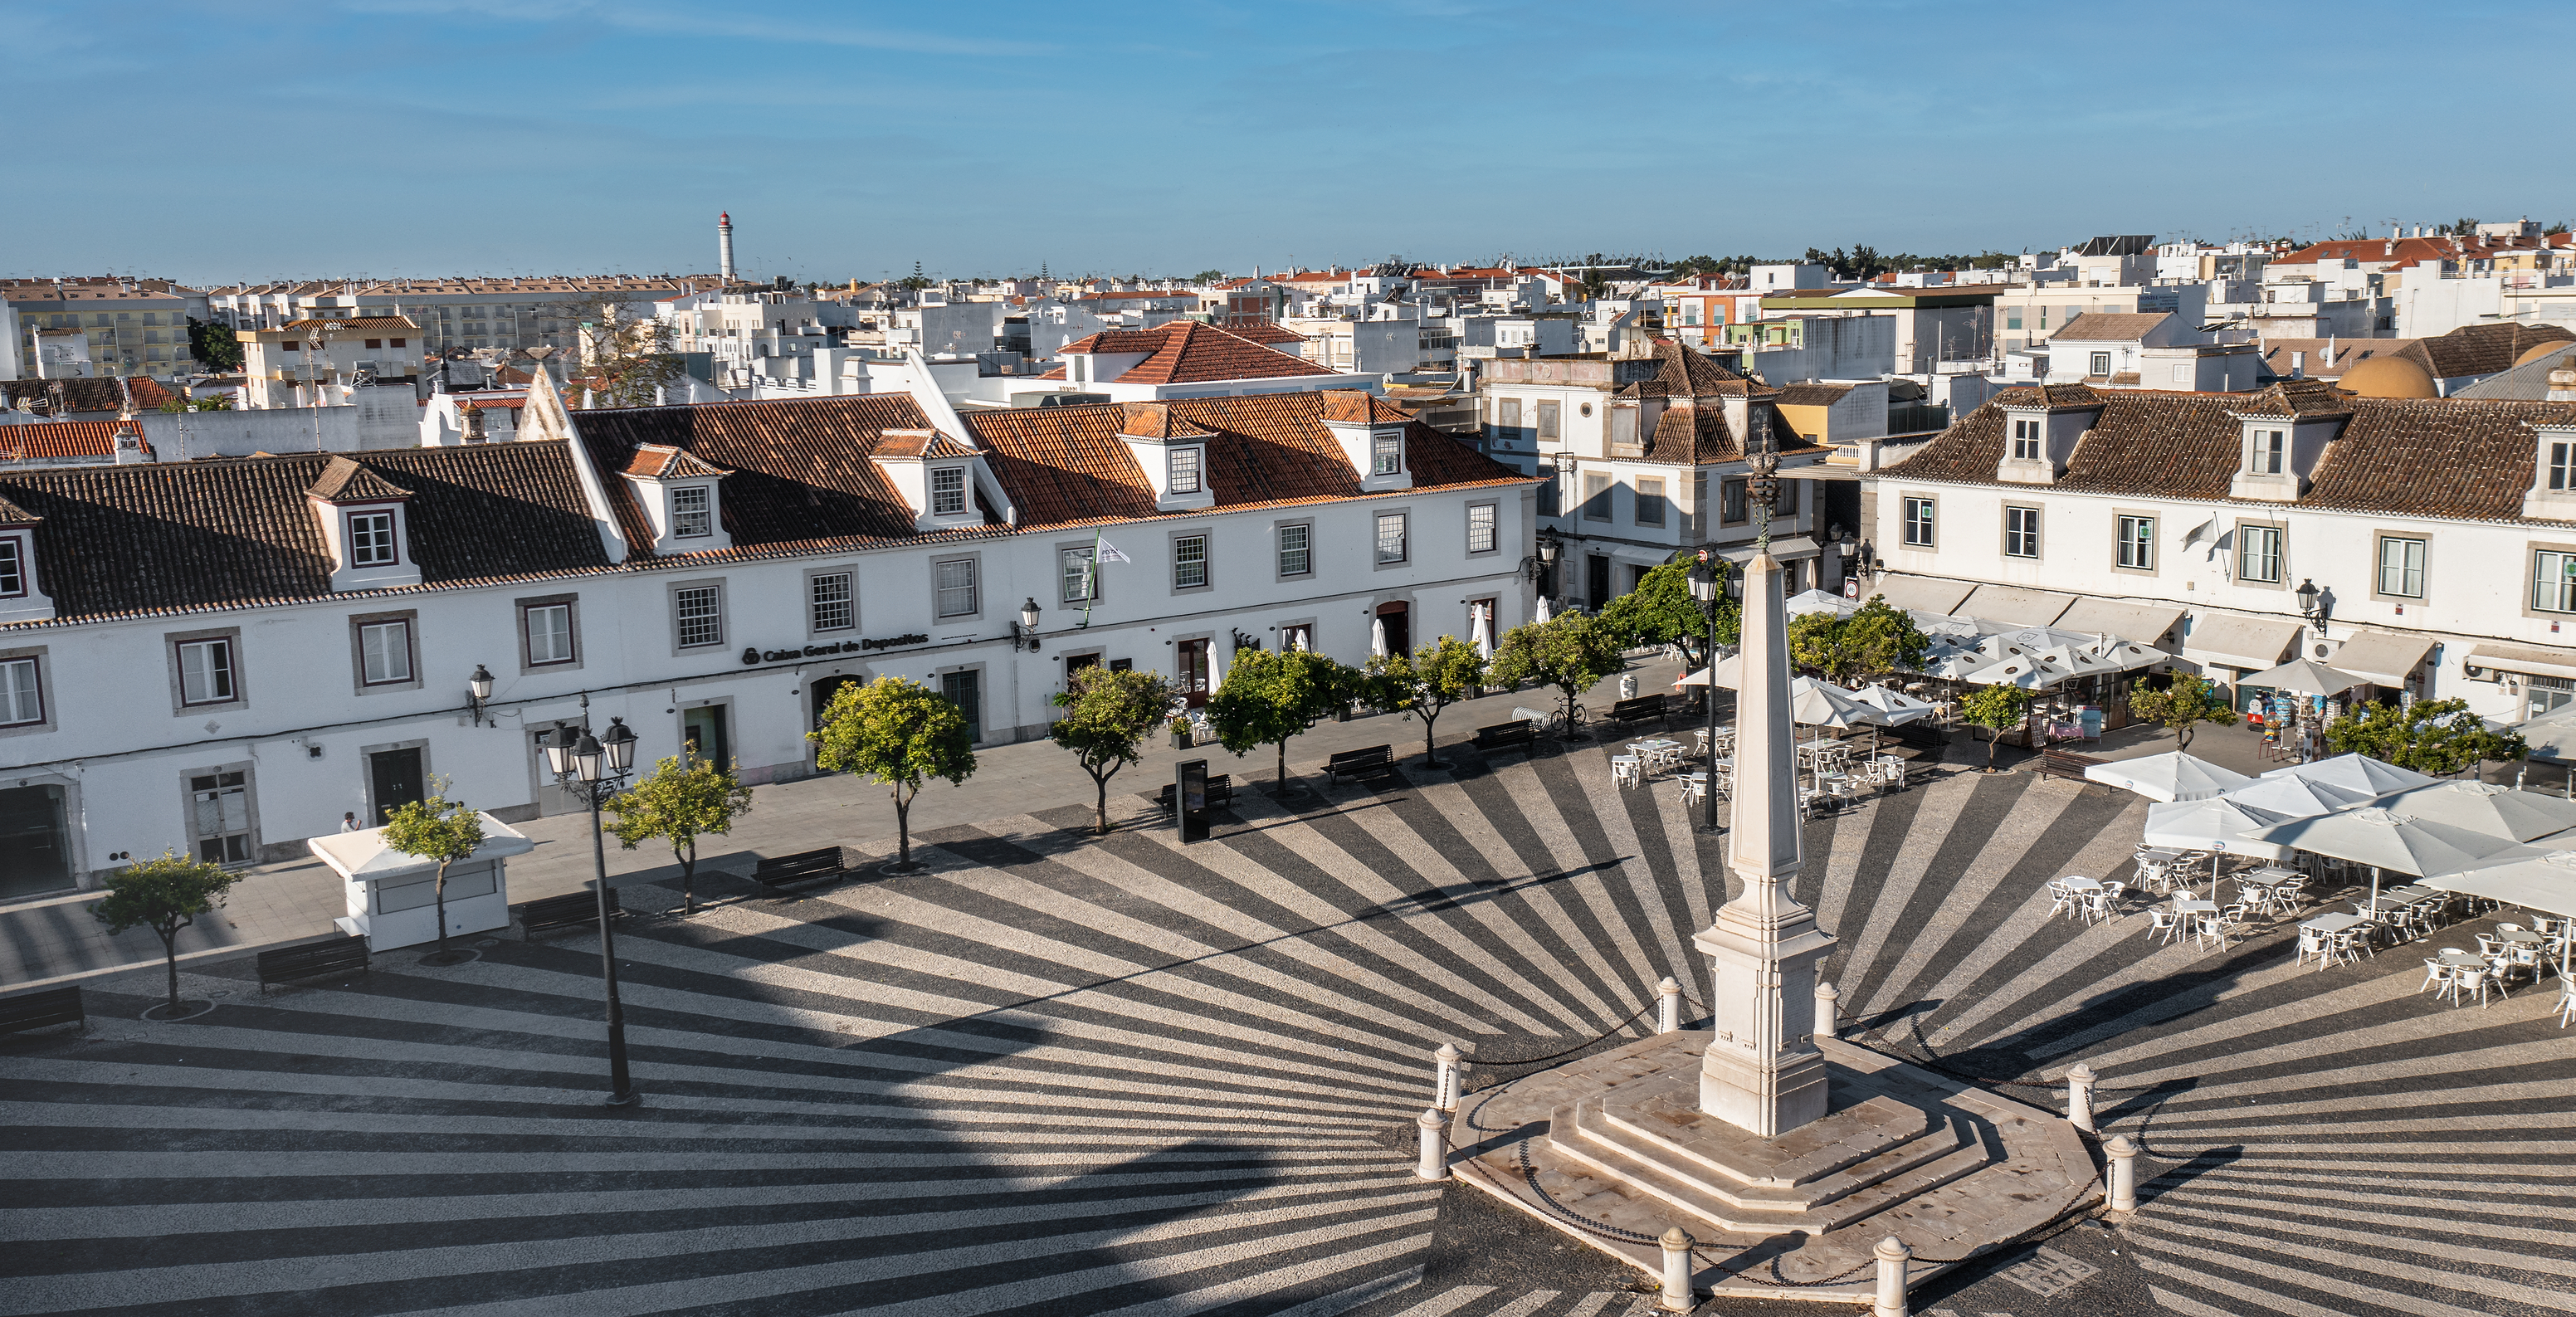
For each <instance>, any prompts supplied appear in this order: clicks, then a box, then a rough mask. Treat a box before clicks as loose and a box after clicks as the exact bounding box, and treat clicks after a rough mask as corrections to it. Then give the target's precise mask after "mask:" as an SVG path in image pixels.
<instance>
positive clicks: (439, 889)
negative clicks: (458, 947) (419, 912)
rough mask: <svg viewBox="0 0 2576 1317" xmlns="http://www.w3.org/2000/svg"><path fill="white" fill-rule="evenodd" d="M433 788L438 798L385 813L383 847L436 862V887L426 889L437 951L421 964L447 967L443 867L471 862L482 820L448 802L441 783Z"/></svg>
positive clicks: (480, 839) (461, 804)
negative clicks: (433, 900)
mask: <svg viewBox="0 0 2576 1317" xmlns="http://www.w3.org/2000/svg"><path fill="white" fill-rule="evenodd" d="M433 788H434V789H435V790H437V791H439V792H440V793H441V794H438V795H433V796H431V797H429V798H428V799H426V800H415V801H412V802H411V803H409V804H407V805H397V806H395V807H394V808H393V809H391V810H389V811H387V812H386V814H385V845H387V846H390V847H392V848H393V849H395V850H398V851H401V852H402V853H403V854H405V855H417V856H419V857H420V858H422V859H424V860H435V861H437V862H438V879H437V884H436V885H435V886H434V887H432V888H431V889H430V890H431V893H432V894H433V895H434V896H436V897H437V899H438V951H437V952H436V953H435V958H434V959H432V960H430V961H427V962H425V963H428V964H434V965H443V964H446V963H447V866H449V865H451V864H454V863H456V862H457V861H459V860H464V859H469V858H471V857H472V856H473V854H474V851H475V848H476V847H479V846H481V845H482V844H483V816H482V815H480V814H477V813H475V812H474V811H473V810H471V809H469V808H467V807H466V806H465V804H464V802H462V801H451V800H448V799H447V798H446V796H445V794H444V792H445V790H446V787H445V784H444V783H435V784H433Z"/></svg>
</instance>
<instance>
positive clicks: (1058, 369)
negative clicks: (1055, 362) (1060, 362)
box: [1038, 366, 1065, 380]
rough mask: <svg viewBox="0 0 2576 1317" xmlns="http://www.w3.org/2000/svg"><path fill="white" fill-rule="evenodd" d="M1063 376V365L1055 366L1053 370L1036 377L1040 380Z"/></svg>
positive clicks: (1055, 378)
mask: <svg viewBox="0 0 2576 1317" xmlns="http://www.w3.org/2000/svg"><path fill="white" fill-rule="evenodd" d="M1064 377H1065V374H1064V367H1062V366H1058V367H1056V368H1055V369H1054V370H1051V371H1048V372H1046V373H1045V374H1043V375H1040V376H1038V378H1039V379H1042V380H1060V379H1063V378H1064Z"/></svg>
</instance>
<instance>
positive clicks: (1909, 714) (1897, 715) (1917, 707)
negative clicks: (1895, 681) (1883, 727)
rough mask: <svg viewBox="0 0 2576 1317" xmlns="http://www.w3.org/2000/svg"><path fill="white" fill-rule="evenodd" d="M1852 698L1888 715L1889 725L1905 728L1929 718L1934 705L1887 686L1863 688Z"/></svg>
mask: <svg viewBox="0 0 2576 1317" xmlns="http://www.w3.org/2000/svg"><path fill="white" fill-rule="evenodd" d="M1852 698H1853V699H1855V700H1858V701H1860V702H1861V703H1863V704H1866V705H1868V706H1869V707H1871V708H1873V709H1876V710H1878V711H1879V712H1880V713H1881V714H1884V715H1886V717H1887V725H1888V726H1890V727H1903V726H1904V725H1905V724H1907V723H1910V722H1912V721H1914V720H1915V719H1917V718H1928V717H1930V716H1931V714H1932V705H1931V704H1930V703H1929V702H1927V701H1924V700H1918V699H1916V698H1914V697H1913V696H1911V695H1908V694H1906V693H1905V692H1903V691H1900V690H1891V689H1889V688H1887V687H1885V686H1863V687H1861V688H1860V689H1859V690H1856V691H1853V692H1852Z"/></svg>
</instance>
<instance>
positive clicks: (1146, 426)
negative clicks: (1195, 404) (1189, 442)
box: [1118, 402, 1216, 439]
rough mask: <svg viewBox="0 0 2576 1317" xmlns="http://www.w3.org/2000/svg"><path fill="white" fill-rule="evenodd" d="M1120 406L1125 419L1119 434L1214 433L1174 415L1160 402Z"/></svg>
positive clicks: (1180, 436) (1176, 435)
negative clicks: (1123, 409)
mask: <svg viewBox="0 0 2576 1317" xmlns="http://www.w3.org/2000/svg"><path fill="white" fill-rule="evenodd" d="M1121 406H1122V407H1124V408H1125V410H1126V417H1127V419H1126V420H1125V421H1124V422H1123V423H1121V424H1120V426H1119V427H1118V433H1120V434H1124V435H1133V436H1135V437H1136V438H1138V439H1203V438H1206V437H1207V436H1209V435H1212V434H1215V433H1216V431H1214V430H1211V429H1209V428H1207V427H1206V426H1204V425H1200V424H1198V423H1197V422H1195V421H1192V420H1191V419H1189V418H1188V417H1186V416H1174V415H1173V414H1172V409H1171V408H1170V407H1167V406H1164V405H1163V404H1161V403H1152V402H1131V403H1123V404H1121Z"/></svg>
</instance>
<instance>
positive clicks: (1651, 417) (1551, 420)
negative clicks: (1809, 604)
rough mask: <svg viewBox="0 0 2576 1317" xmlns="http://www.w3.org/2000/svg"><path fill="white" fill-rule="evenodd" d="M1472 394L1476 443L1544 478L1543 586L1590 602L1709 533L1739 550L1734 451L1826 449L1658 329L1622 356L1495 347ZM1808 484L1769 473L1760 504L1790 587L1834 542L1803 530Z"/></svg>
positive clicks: (1743, 470)
mask: <svg viewBox="0 0 2576 1317" xmlns="http://www.w3.org/2000/svg"><path fill="white" fill-rule="evenodd" d="M1479 392H1480V394H1481V395H1482V408H1483V412H1484V422H1485V451H1486V452H1488V453H1490V454H1491V455H1493V457H1494V458H1495V459H1496V460H1498V461H1502V462H1508V463H1511V464H1512V465H1513V466H1514V467H1516V468H1518V469H1520V470H1523V471H1528V472H1530V473H1532V474H1533V475H1536V476H1538V477H1540V478H1542V479H1543V480H1544V481H1545V483H1544V484H1542V485H1541V486H1540V487H1539V492H1538V507H1537V513H1538V518H1539V529H1540V532H1541V533H1542V534H1546V535H1549V536H1553V537H1555V538H1556V539H1557V540H1558V541H1559V542H1560V543H1562V544H1563V546H1564V549H1563V552H1562V554H1561V556H1560V558H1559V560H1558V563H1557V566H1556V569H1555V572H1556V584H1555V585H1554V587H1553V588H1552V590H1551V594H1552V595H1554V596H1562V597H1565V598H1567V599H1570V600H1573V601H1576V602H1579V603H1581V604H1582V605H1584V606H1586V607H1590V608H1599V607H1600V606H1601V605H1603V604H1606V603H1608V602H1609V601H1610V600H1612V599H1613V598H1616V597H1617V596H1619V595H1622V594H1626V593H1627V592H1628V591H1630V590H1633V589H1635V588H1636V585H1637V580H1638V578H1639V577H1641V576H1643V575H1644V574H1645V573H1647V572H1649V571H1651V570H1653V569H1654V568H1656V567H1659V566H1662V565H1663V564H1664V563H1667V562H1670V561H1671V560H1672V556H1673V554H1674V553H1676V552H1678V551H1680V550H1682V549H1685V548H1692V547H1696V546H1698V545H1700V544H1703V543H1714V544H1717V545H1718V546H1720V549H1721V551H1722V552H1723V553H1724V554H1725V555H1726V556H1727V557H1728V558H1731V559H1734V560H1736V561H1738V562H1742V561H1746V560H1749V559H1750V558H1751V557H1752V556H1753V537H1754V527H1753V517H1752V505H1751V503H1750V501H1749V498H1750V494H1749V491H1750V488H1751V483H1750V472H1749V467H1748V464H1747V462H1746V454H1747V453H1748V452H1764V451H1769V452H1774V453H1778V454H1779V455H1780V457H1781V470H1782V471H1783V472H1784V473H1792V472H1795V471H1796V470H1798V469H1801V468H1807V467H1819V466H1820V464H1821V463H1822V462H1823V461H1824V459H1825V457H1826V455H1827V454H1828V453H1830V452H1831V451H1832V450H1831V449H1830V448H1829V447H1827V446H1824V445H1818V444H1810V443H1808V442H1806V441H1805V440H1804V439H1802V438H1800V437H1799V435H1798V431H1797V428H1796V427H1795V426H1793V425H1791V424H1790V423H1789V422H1788V421H1786V420H1784V419H1783V418H1782V416H1781V414H1780V410H1779V405H1778V403H1779V399H1780V398H1781V396H1782V394H1781V391H1780V390H1778V389H1772V388H1767V387H1764V386H1763V385H1761V384H1758V383H1756V382H1754V381H1751V380H1747V379H1745V378H1744V377H1742V376H1740V375H1737V374H1735V373H1734V372H1732V371H1729V370H1727V369H1726V368H1725V367H1723V366H1720V365H1718V364H1717V363H1716V362H1714V361H1711V360H1710V359H1709V358H1708V357H1707V356H1705V355H1703V354H1702V353H1700V352H1698V351H1697V350H1695V349H1692V348H1689V347H1685V346H1683V345H1682V344H1680V343H1676V342H1673V341H1671V340H1668V339H1657V340H1654V341H1653V342H1651V343H1650V344H1648V345H1647V348H1646V350H1645V351H1644V352H1643V353H1641V354H1639V355H1634V356H1629V357H1624V358H1620V357H1612V356H1606V355H1605V356H1591V357H1576V358H1527V357H1500V358H1496V359H1494V360H1493V361H1490V362H1488V363H1486V365H1485V368H1484V373H1483V376H1482V379H1481V382H1480V384H1479ZM1819 493H1820V491H1819V490H1817V489H1815V488H1814V487H1813V482H1812V481H1809V480H1805V479H1797V478H1789V479H1783V480H1782V481H1780V485H1779V493H1778V497H1777V499H1776V501H1775V502H1774V504H1773V506H1774V508H1775V511H1774V512H1773V520H1772V523H1771V530H1772V537H1773V538H1772V542H1771V552H1772V554H1773V556H1775V557H1777V558H1779V559H1780V560H1781V561H1782V562H1783V563H1785V564H1786V565H1787V566H1788V568H1789V572H1790V579H1791V582H1792V584H1791V586H1790V591H1791V593H1795V592H1797V591H1799V590H1804V589H1808V588H1811V587H1814V586H1816V585H1818V584H1819V582H1820V581H1830V582H1832V584H1833V585H1837V586H1838V585H1839V584H1840V583H1841V567H1840V564H1839V560H1838V559H1836V558H1834V556H1833V555H1834V552H1835V551H1834V549H1833V548H1832V546H1830V545H1826V544H1820V543H1819V542H1818V541H1819V537H1818V536H1817V535H1816V533H1815V532H1816V531H1817V529H1818V525H1817V522H1818V517H1817V511H1818V507H1817V504H1818V499H1817V495H1818V494H1819ZM1829 588H1830V587H1829Z"/></svg>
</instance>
